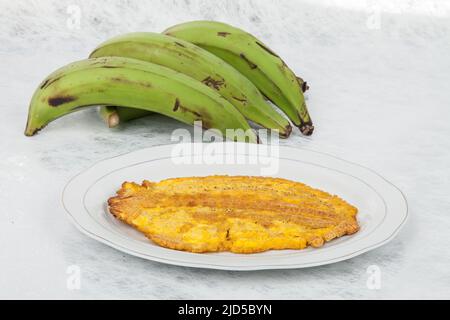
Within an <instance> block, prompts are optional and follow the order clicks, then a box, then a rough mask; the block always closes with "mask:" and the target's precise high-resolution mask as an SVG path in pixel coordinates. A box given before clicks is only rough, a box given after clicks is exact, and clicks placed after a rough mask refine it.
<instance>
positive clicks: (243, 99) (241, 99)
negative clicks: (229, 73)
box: [233, 96, 247, 104]
mask: <svg viewBox="0 0 450 320" xmlns="http://www.w3.org/2000/svg"><path fill="white" fill-rule="evenodd" d="M233 99H234V100H237V101H239V102H242V103H243V104H246V103H247V99H246V98H238V97H235V96H233Z"/></svg>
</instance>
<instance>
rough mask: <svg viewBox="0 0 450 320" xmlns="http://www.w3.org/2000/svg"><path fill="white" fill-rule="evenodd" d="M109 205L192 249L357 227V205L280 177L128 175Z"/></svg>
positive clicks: (251, 246)
mask: <svg viewBox="0 0 450 320" xmlns="http://www.w3.org/2000/svg"><path fill="white" fill-rule="evenodd" d="M108 204H109V209H110V212H111V213H112V214H113V215H114V216H115V217H116V218H118V219H120V220H122V221H124V222H125V223H127V224H130V225H132V226H134V227H135V228H136V229H138V230H140V231H141V232H143V233H144V234H145V235H146V236H147V237H148V238H149V239H151V240H152V241H153V242H155V243H156V244H158V245H160V246H163V247H166V248H171V249H176V250H184V251H190V252H216V251H231V252H235V253H254V252H262V251H266V250H272V249H303V248H306V247H307V246H312V247H316V248H317V247H321V246H323V244H324V243H325V242H326V241H330V240H332V239H335V238H338V237H341V236H344V235H349V234H353V233H355V232H357V231H358V230H359V225H358V222H357V220H356V214H357V209H356V208H355V207H353V206H352V205H350V204H348V203H347V202H345V201H344V200H342V199H340V198H339V197H337V196H333V195H330V194H328V193H326V192H324V191H321V190H318V189H313V188H311V187H309V186H307V185H305V184H302V183H298V182H293V181H289V180H286V179H280V178H268V177H243V176H208V177H188V178H174V179H167V180H163V181H161V182H158V183H153V182H149V181H144V182H143V183H142V185H139V184H136V183H133V182H125V183H123V184H122V188H121V189H120V190H119V191H118V192H117V196H115V197H112V198H110V199H109V200H108Z"/></svg>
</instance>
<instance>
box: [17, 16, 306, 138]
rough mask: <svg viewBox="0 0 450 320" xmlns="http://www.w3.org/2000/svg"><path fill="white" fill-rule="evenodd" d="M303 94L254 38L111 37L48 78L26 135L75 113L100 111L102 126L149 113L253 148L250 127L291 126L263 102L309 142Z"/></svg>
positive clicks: (174, 30) (283, 132) (173, 30)
mask: <svg viewBox="0 0 450 320" xmlns="http://www.w3.org/2000/svg"><path fill="white" fill-rule="evenodd" d="M307 88H308V86H307V84H306V82H304V81H303V80H302V79H301V78H300V77H297V76H296V75H295V74H294V72H293V71H292V70H290V69H289V68H288V66H287V65H286V63H285V62H284V61H283V60H282V59H281V58H280V57H279V56H278V55H277V54H276V53H274V52H273V51H272V50H271V49H269V48H268V47H267V46H266V45H265V44H263V43H262V42H261V41H260V40H258V39H257V38H255V37H254V36H253V35H251V34H249V33H247V32H245V31H243V30H241V29H238V28H235V27H232V26H230V25H227V24H224V23H220V22H214V21H193V22H187V23H183V24H179V25H176V26H173V27H170V28H169V29H167V30H165V31H164V32H163V33H151V32H139V33H130V34H125V35H121V36H118V37H115V38H112V39H110V40H108V41H106V42H104V43H102V44H100V45H99V46H98V47H97V48H96V49H95V50H94V51H92V53H91V54H90V56H89V58H88V59H85V60H81V61H77V62H74V63H72V64H69V65H67V66H64V67H62V68H60V69H58V70H56V71H55V72H53V73H52V74H50V75H49V76H48V77H47V78H46V79H44V81H42V83H41V84H40V85H39V87H38V88H37V89H36V91H35V93H34V95H33V97H32V99H31V103H30V107H29V113H28V121H27V125H26V129H25V135H27V136H32V135H34V134H35V133H36V132H37V131H39V130H40V129H42V128H43V127H44V126H46V125H47V124H48V123H49V122H51V121H53V120H55V119H57V118H59V117H61V116H64V115H66V114H69V113H71V112H74V111H77V110H80V109H81V108H84V107H95V106H100V115H101V117H102V118H103V119H104V120H105V121H106V123H107V125H108V126H109V127H114V126H117V125H118V124H119V123H122V122H125V121H128V120H131V119H135V118H139V117H143V116H146V115H148V114H150V113H152V112H156V113H160V114H163V115H166V116H168V117H171V118H174V119H176V120H179V121H181V122H184V123H187V124H191V125H193V124H197V123H201V125H202V127H203V128H204V129H213V130H215V131H216V132H218V133H220V134H222V135H223V136H224V137H226V132H227V129H235V130H237V129H240V130H243V131H244V132H246V134H245V135H243V136H242V135H237V136H234V140H237V141H247V142H258V136H257V134H256V133H255V132H254V130H253V129H252V127H251V126H250V125H249V122H250V123H253V124H256V125H259V126H261V127H264V128H267V129H270V130H276V131H277V132H278V133H279V135H280V137H283V138H287V137H288V136H289V135H290V133H291V131H292V128H291V124H290V122H289V121H288V120H287V119H286V118H285V117H284V116H283V115H282V114H281V113H279V112H278V111H277V110H275V109H274V108H273V106H272V105H271V104H270V103H269V102H268V101H271V102H272V103H273V104H274V105H276V106H278V108H279V109H280V110H281V111H282V112H283V113H284V114H285V115H286V116H287V117H288V118H289V120H290V121H291V122H292V123H293V124H294V125H295V126H296V127H298V128H299V129H300V131H301V132H302V133H303V134H304V135H311V134H312V132H313V130H314V126H313V125H312V121H311V118H310V116H309V113H308V110H307V107H306V104H305V99H304V95H303V93H304V91H305V90H307ZM198 121H201V122H198Z"/></svg>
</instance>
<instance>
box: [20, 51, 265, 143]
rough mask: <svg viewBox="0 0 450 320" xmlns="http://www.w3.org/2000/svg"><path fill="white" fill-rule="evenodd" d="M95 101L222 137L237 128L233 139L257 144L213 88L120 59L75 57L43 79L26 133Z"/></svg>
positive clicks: (163, 69)
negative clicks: (153, 114)
mask: <svg viewBox="0 0 450 320" xmlns="http://www.w3.org/2000/svg"><path fill="white" fill-rule="evenodd" d="M97 105H114V106H121V107H130V108H138V109H144V110H147V111H154V112H157V113H161V114H164V115H166V116H169V117H172V118H174V119H177V120H179V121H182V122H184V123H188V124H194V122H195V121H202V126H203V127H204V128H207V129H216V131H218V132H220V133H222V135H223V136H227V129H235V130H236V131H234V133H235V136H233V137H232V139H233V140H237V141H248V142H254V143H256V142H258V137H257V135H256V133H255V132H254V131H253V130H251V128H250V126H249V124H248V122H247V121H246V119H245V118H244V117H243V116H242V114H241V113H240V112H239V111H238V110H237V109H236V108H235V107H234V106H233V105H232V104H230V103H229V102H228V101H227V100H225V99H224V98H223V97H222V96H220V95H219V94H218V93H217V92H216V91H214V90H212V89H211V88H208V87H206V86H205V85H203V84H201V83H199V82H198V81H197V80H195V79H192V78H191V77H188V76H186V75H184V74H181V73H178V72H176V71H174V70H171V69H169V68H166V67H163V66H159V65H156V64H152V63H149V62H144V61H141V60H136V59H130V58H121V57H105V58H96V59H88V60H82V61H78V62H75V63H72V64H69V65H67V66H65V67H63V68H61V69H59V70H57V71H55V72H54V73H53V74H51V75H50V76H49V77H47V78H46V79H45V80H44V81H43V82H42V83H41V84H40V86H39V87H38V88H37V90H36V91H35V93H34V95H33V97H32V100H31V104H30V109H29V113H28V122H27V126H26V129H25V135H27V136H32V135H34V134H35V133H36V132H37V131H38V130H40V129H42V128H43V127H44V126H45V125H47V124H48V123H49V122H51V121H53V120H55V119H57V118H59V117H61V116H64V115H66V114H68V113H70V112H73V111H76V110H79V109H80V108H81V107H87V106H97ZM243 132H245V134H243ZM227 138H230V136H229V135H228V136H227Z"/></svg>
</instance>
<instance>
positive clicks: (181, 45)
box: [175, 41, 186, 48]
mask: <svg viewBox="0 0 450 320" xmlns="http://www.w3.org/2000/svg"><path fill="white" fill-rule="evenodd" d="M175 44H176V45H177V46H180V47H183V48H186V46H185V45H184V44H182V43H181V42H178V41H175Z"/></svg>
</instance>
